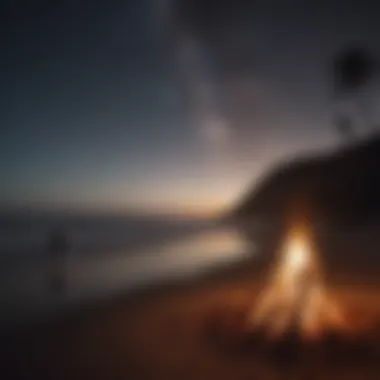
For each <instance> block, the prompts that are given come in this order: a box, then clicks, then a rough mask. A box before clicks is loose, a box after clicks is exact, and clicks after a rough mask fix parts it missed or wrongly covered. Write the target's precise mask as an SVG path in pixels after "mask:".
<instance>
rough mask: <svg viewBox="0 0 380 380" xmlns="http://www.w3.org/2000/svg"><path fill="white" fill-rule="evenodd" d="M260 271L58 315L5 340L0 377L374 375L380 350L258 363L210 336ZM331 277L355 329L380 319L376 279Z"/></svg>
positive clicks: (247, 296)
mask: <svg viewBox="0 0 380 380" xmlns="http://www.w3.org/2000/svg"><path fill="white" fill-rule="evenodd" d="M262 274H263V271H262V269H261V268H258V267H257V265H253V264H251V263H243V264H241V265H238V266H237V267H235V268H232V269H229V270H226V269H223V270H221V273H218V274H214V275H210V276H209V277H205V278H200V279H197V280H193V281H192V282H189V281H188V282H186V283H182V284H178V283H176V284H166V285H162V286H161V287H160V288H155V289H151V290H145V291H141V292H139V294H135V295H134V296H127V297H125V298H124V299H119V300H117V301H113V302H110V303H108V304H107V305H103V306H101V307H97V308H93V309H91V310H86V311H83V312H81V313H76V314H75V315H72V316H70V317H66V318H63V319H62V320H55V321H51V322H49V323H47V322H46V323H42V324H39V325H34V326H29V327H27V328H25V329H24V330H18V331H17V332H12V331H10V332H8V333H7V334H6V335H4V337H3V338H2V342H1V350H2V352H1V372H0V378H1V379H8V378H9V379H87V378H88V379H95V378H96V379H98V378H99V379H184V380H185V379H194V380H195V379H196V380H201V379H207V380H209V379H218V380H222V379H234V380H238V379H244V380H249V379H252V380H254V379H268V380H269V379H335V380H337V379H347V380H349V379H380V356H379V357H377V356H376V357H374V356H373V357H371V358H369V357H368V358H362V359H361V360H356V359H357V358H355V356H354V357H353V358H352V357H351V358H349V357H347V360H343V361H342V360H341V361H340V362H339V363H338V362H336V363H334V361H332V362H331V361H329V363H327V361H326V362H324V361H323V360H322V361H318V363H317V364H316V363H315V362H308V364H307V365H305V364H302V365H298V366H297V365H294V366H283V365H276V363H273V362H271V363H269V362H266V361H263V360H262V357H260V356H258V355H257V354H256V353H255V352H252V351H250V350H246V349H245V348H244V347H243V346H239V344H240V343H239V342H240V341H238V342H234V341H233V339H232V341H231V342H230V341H225V340H223V339H222V340H221V341H218V339H214V338H213V336H212V331H213V330H212V328H213V326H214V325H215V323H218V320H222V321H224V322H223V324H222V325H223V326H224V328H225V329H226V332H228V329H229V321H228V318H227V317H226V316H228V315H229V313H230V312H231V310H234V312H235V311H239V310H245V308H246V307H248V305H251V304H253V303H254V301H255V298H256V296H257V294H258V292H259V289H260V288H261V286H262ZM331 282H332V281H331ZM337 283H338V282H337ZM337 283H335V284H334V285H332V290H333V292H332V293H333V295H334V296H335V297H337V298H339V299H340V301H341V302H344V304H345V305H346V307H347V310H348V313H349V314H350V315H351V316H353V318H354V319H355V323H356V324H357V325H358V326H359V325H360V324H361V325H362V327H363V326H364V327H366V326H369V324H370V323H372V321H376V320H377V318H378V316H380V302H379V301H378V296H379V295H380V288H378V286H377V285H373V284H371V285H367V286H364V285H361V286H359V285H357V286H355V285H353V281H352V280H350V281H347V279H346V281H345V280H342V278H340V281H339V285H337ZM348 283H349V284H351V285H350V286H348V285H347V284H348ZM223 318H224V319H223ZM226 318H227V321H226ZM231 323H232V329H233V328H234V326H233V321H232V322H231ZM233 336H234V335H233V334H232V335H231V337H232V338H233ZM371 339H372V340H373V342H375V343H377V340H378V339H380V334H378V333H377V332H374V333H372V336H371ZM379 352H380V350H379Z"/></svg>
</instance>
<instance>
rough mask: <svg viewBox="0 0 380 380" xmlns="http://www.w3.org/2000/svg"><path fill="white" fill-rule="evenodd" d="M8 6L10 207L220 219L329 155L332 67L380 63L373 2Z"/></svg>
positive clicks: (138, 0)
mask: <svg viewBox="0 0 380 380" xmlns="http://www.w3.org/2000/svg"><path fill="white" fill-rule="evenodd" d="M32 3H33V4H32ZM53 3H54V4H53ZM2 7H3V10H4V12H2V13H3V18H4V19H3V22H2V24H1V28H2V38H3V43H2V44H1V46H2V47H1V49H2V56H3V57H6V59H3V60H2V63H1V70H0V77H1V83H3V85H2V86H1V102H2V109H3V111H4V112H2V118H3V119H2V123H1V124H2V128H1V135H0V184H1V187H0V204H1V205H7V206H9V205H38V206H43V207H73V208H86V207H87V208H92V209H95V208H99V209H107V208H109V209H113V210H116V209H117V210H134V211H143V212H147V211H154V212H156V211H157V212H165V211H172V212H179V213H189V214H199V213H201V214H202V213H208V212H212V211H218V210H222V209H224V208H226V207H228V206H229V205H231V204H232V203H233V202H234V201H236V200H237V199H238V198H239V196H240V194H242V192H244V191H245V190H246V189H247V187H248V186H249V185H251V184H253V183H255V181H258V180H259V178H260V176H261V175H262V174H263V173H265V172H266V171H267V170H268V169H269V168H270V167H271V165H273V164H274V163H275V162H277V161H278V160H282V159H284V158H287V157H292V156H294V155H297V154H300V153H301V152H302V153H305V152H309V151H318V150H320V149H325V148H330V147H332V146H335V145H336V144H337V143H338V139H337V137H336V135H335V134H334V131H333V129H332V128H331V118H332V108H333V105H332V102H331V97H332V96H331V83H330V82H331V81H330V79H331V78H330V73H329V62H331V60H332V59H333V57H334V55H335V54H336V53H337V52H339V51H340V50H342V49H343V48H345V47H347V46H350V44H353V43H354V44H357V43H358V44H361V45H364V46H366V47H368V48H369V49H371V50H372V51H373V52H374V54H376V55H378V54H379V53H380V51H379V49H380V44H378V40H379V37H380V26H379V23H378V19H379V16H380V11H379V6H378V5H376V2H374V1H346V2H344V4H342V2H341V1H335V2H334V1H332V0H330V1H322V0H320V1H308V2H307V6H306V5H305V2H304V1H301V0H298V1H296V0H290V1H280V0H278V1H276V0H270V1H269V0H265V1H264V0H261V1H252V2H248V1H241V0H238V1H226V0H221V1H218V2H216V1H212V0H204V1H199V0H193V1H188V0H182V1H181V0H178V1H173V2H172V1H169V0H163V1H159V0H130V1H125V2H120V1H107V2H105V1H99V2H97V1H94V2H85V1H79V0H78V1H74V0H71V1H70V0H66V1H57V2H50V1H42V0H36V1H34V2H26V1H25V2H24V1H18V2H13V1H8V2H7V1H6V2H4V5H2ZM364 133H365V132H364Z"/></svg>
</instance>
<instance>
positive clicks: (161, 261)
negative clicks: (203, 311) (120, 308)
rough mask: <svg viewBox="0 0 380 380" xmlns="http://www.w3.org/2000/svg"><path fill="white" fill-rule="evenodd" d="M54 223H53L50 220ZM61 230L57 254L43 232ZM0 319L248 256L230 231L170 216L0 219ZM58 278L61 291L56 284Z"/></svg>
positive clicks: (33, 314) (52, 309) (57, 308)
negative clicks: (62, 243)
mask: <svg viewBox="0 0 380 380" xmlns="http://www.w3.org/2000/svg"><path fill="white" fill-rule="evenodd" d="M53 221H54V223H53ZM57 225H59V227H60V228H61V229H62V230H64V231H65V233H66V234H67V239H68V242H69V249H68V250H67V253H66V254H64V255H60V256H58V257H57V256H56V255H55V256H53V255H49V251H48V250H47V249H46V246H47V239H48V236H49V231H50V229H51V228H52V226H54V227H57ZM0 226H1V228H0V261H1V266H0V304H1V309H0V313H1V314H0V323H3V324H7V323H10V322H12V323H18V322H22V321H24V320H30V319H33V318H39V317H40V316H43V315H46V314H49V313H50V314H51V313H53V314H54V313H60V312H62V311H65V310H68V309H70V308H73V307H81V306H82V305H84V304H86V303H93V302H94V301H95V302H96V301H100V300H102V299H107V298H110V297H113V296H115V295H117V294H124V293H127V292H128V291H130V290H132V289H135V288H139V287H143V286H147V285H153V286H154V284H156V283H158V282H160V281H162V280H164V279H175V278H179V279H180V278H184V277H187V276H194V275H198V274H199V273H201V272H203V271H207V270H210V269H211V268H212V267H215V266H218V265H225V264H227V263H229V262H231V263H232V262H234V261H239V260H241V259H243V258H245V257H247V256H248V255H252V253H253V252H252V246H251V244H248V243H247V242H246V241H245V240H244V238H243V237H242V236H241V235H240V234H239V233H238V231H237V230H234V229H232V228H231V227H229V228H227V227H221V226H216V225H213V224H212V223H200V222H194V221H178V220H176V221H172V220H147V219H145V220H141V219H139V220H133V219H132V218H129V219H128V220H126V219H122V220H121V219H118V220H117V219H112V218H111V219H110V218H108V219H104V218H102V219H98V220H95V219H93V218H92V219H91V218H90V219H87V220H85V219H83V218H82V219H79V220H78V219H73V218H66V219H65V220H64V219H63V218H61V219H60V220H59V221H57V220H56V219H54V218H50V219H49V218H46V217H44V218H40V219H38V220H37V219H29V220H25V219H24V220H16V219H15V220H13V221H11V222H9V221H7V222H5V221H4V220H3V221H2V223H0ZM57 279H58V281H61V280H62V279H63V280H64V286H62V288H60V287H59V288H56V285H55V286H54V284H55V282H56V281H57Z"/></svg>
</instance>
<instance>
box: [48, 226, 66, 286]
mask: <svg viewBox="0 0 380 380" xmlns="http://www.w3.org/2000/svg"><path fill="white" fill-rule="evenodd" d="M68 250H69V244H68V241H67V237H66V235H65V234H64V232H63V231H61V230H53V231H51V233H50V236H49V239H48V245H47V251H48V254H49V256H50V258H51V260H52V265H51V266H50V281H49V282H50V288H51V289H52V290H53V291H55V292H62V291H64V290H65V288H66V256H67V253H68Z"/></svg>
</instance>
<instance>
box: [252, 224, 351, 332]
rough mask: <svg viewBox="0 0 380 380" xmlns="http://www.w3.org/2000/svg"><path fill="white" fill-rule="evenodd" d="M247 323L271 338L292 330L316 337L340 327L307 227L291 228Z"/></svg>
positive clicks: (339, 318) (341, 322) (341, 316)
mask: <svg viewBox="0 0 380 380" xmlns="http://www.w3.org/2000/svg"><path fill="white" fill-rule="evenodd" d="M250 322H251V323H252V324H253V326H254V327H261V328H264V329H265V330H266V331H267V332H268V334H269V336H270V337H272V338H276V337H278V336H280V335H282V334H283V333H284V332H286V331H288V330H289V329H293V328H296V329H297V331H299V333H300V334H301V335H302V336H305V337H307V338H317V337H318V336H320V334H321V333H322V332H323V330H325V329H330V328H337V327H339V328H340V327H342V326H343V322H344V321H343V315H342V312H341V310H340V308H339V307H338V305H337V303H336V302H334V301H333V300H332V299H331V297H330V296H329V295H328V293H327V291H326V287H325V285H324V281H323V277H322V269H321V266H320V263H319V261H318V257H317V254H316V250H315V249H314V247H313V242H312V238H311V234H310V231H309V229H308V228H306V226H303V225H295V226H293V227H292V228H291V229H290V231H289V234H288V236H287V238H286V240H285V242H284V245H283V247H282V249H281V251H280V252H279V257H278V260H277V262H276V266H275V267H274V270H273V272H272V273H271V277H270V281H269V283H268V284H267V286H266V287H265V288H264V291H263V292H262V293H261V295H260V297H259V299H258V302H257V304H256V307H255V309H254V310H253V312H252V315H251V319H250Z"/></svg>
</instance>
